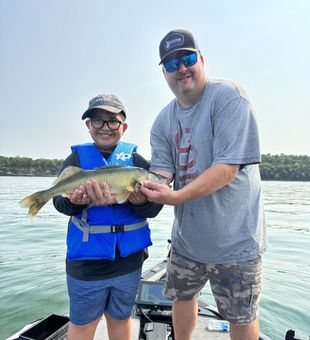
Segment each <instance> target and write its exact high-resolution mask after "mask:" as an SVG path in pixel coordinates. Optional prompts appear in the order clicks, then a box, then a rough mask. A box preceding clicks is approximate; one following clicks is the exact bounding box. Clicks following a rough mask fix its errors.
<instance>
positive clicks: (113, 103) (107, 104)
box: [82, 94, 126, 119]
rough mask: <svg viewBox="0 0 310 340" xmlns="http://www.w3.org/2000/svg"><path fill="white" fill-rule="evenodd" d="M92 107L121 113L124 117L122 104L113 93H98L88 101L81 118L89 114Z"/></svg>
mask: <svg viewBox="0 0 310 340" xmlns="http://www.w3.org/2000/svg"><path fill="white" fill-rule="evenodd" d="M94 109H102V110H106V111H109V112H112V113H122V114H123V115H124V116H125V117H126V112H125V108H124V105H123V104H122V102H121V101H120V100H119V98H118V97H117V96H115V95H114V94H99V95H98V96H96V97H94V98H92V99H91V100H90V101H89V104H88V109H87V110H86V111H85V112H84V113H83V116H82V119H85V118H87V117H90V116H91V113H92V111H93V110H94Z"/></svg>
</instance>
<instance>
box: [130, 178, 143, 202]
mask: <svg viewBox="0 0 310 340" xmlns="http://www.w3.org/2000/svg"><path fill="white" fill-rule="evenodd" d="M140 188H141V185H140V184H139V183H137V184H136V185H135V187H134V190H133V192H132V193H130V195H129V197H128V201H129V202H130V203H131V204H133V205H142V204H145V203H146V202H147V197H146V196H145V195H144V194H143V193H142V192H141V190H140Z"/></svg>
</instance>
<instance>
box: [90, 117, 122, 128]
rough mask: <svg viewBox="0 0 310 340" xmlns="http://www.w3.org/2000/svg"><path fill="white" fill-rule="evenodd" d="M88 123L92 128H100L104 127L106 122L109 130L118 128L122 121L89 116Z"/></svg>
mask: <svg viewBox="0 0 310 340" xmlns="http://www.w3.org/2000/svg"><path fill="white" fill-rule="evenodd" d="M90 124H91V126H92V127H93V128H94V129H102V128H103V127H104V124H107V127H108V128H109V129H110V130H118V129H119V127H120V126H121V125H123V124H124V123H123V122H121V121H120V120H116V119H111V120H103V119H101V118H97V117H94V118H90Z"/></svg>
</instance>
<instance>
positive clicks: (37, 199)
mask: <svg viewBox="0 0 310 340" xmlns="http://www.w3.org/2000/svg"><path fill="white" fill-rule="evenodd" d="M46 192H47V190H42V191H38V192H35V193H34V194H32V195H30V196H27V197H25V198H24V199H22V200H21V201H20V202H19V204H20V205H21V206H22V207H24V208H29V210H28V216H30V217H34V216H35V215H36V214H37V213H38V211H39V210H40V209H41V208H42V207H43V206H44V205H45V204H46V203H47V201H48V200H49V199H50V197H49V195H47V194H46Z"/></svg>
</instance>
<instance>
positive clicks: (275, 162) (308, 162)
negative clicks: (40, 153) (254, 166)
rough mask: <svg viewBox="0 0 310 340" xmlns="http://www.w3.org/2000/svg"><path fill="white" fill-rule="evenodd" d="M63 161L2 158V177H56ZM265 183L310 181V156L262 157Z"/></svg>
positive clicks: (282, 155)
mask: <svg viewBox="0 0 310 340" xmlns="http://www.w3.org/2000/svg"><path fill="white" fill-rule="evenodd" d="M62 161H63V160H62V159H43V158H40V159H32V158H28V157H19V156H17V157H5V156H0V176H56V175H57V173H58V170H59V168H60V166H61V164H62ZM260 173H261V177H262V180H264V181H310V156H295V155H284V154H280V155H270V154H267V155H262V164H260Z"/></svg>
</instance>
